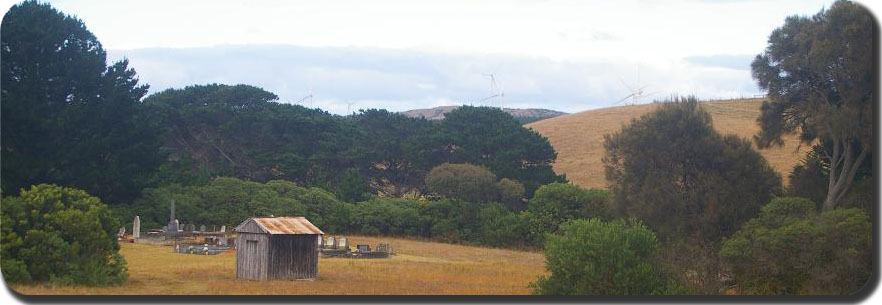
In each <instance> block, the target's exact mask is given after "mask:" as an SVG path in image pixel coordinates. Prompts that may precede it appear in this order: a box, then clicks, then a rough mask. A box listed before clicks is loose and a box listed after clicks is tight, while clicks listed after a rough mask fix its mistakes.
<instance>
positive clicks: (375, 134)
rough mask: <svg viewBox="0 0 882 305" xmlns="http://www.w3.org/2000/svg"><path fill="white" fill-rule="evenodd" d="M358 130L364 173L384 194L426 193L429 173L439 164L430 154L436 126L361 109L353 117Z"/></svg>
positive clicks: (395, 114)
mask: <svg viewBox="0 0 882 305" xmlns="http://www.w3.org/2000/svg"><path fill="white" fill-rule="evenodd" d="M351 119H352V121H353V122H354V124H355V126H356V127H357V128H358V132H359V140H358V145H357V147H358V149H359V150H360V151H359V152H358V153H357V154H356V155H357V156H358V157H359V158H360V160H359V164H360V165H361V166H362V167H363V168H362V169H361V172H362V173H363V174H364V176H365V177H366V178H367V179H368V180H369V181H370V184H371V185H374V188H376V189H377V190H378V191H380V192H381V193H382V194H384V195H388V196H392V197H400V196H403V195H405V194H407V193H412V192H422V191H423V189H424V181H425V177H426V174H427V173H428V172H429V170H430V169H431V168H432V167H433V166H435V165H437V164H438V163H440V162H438V161H437V160H432V155H431V154H430V153H429V151H430V145H431V142H430V140H431V137H432V135H433V134H434V132H435V128H434V127H435V126H433V124H432V123H430V122H429V121H427V120H425V119H416V118H410V117H407V116H404V115H402V114H400V113H393V112H389V111H386V110H377V109H368V110H361V111H360V112H359V113H357V114H355V115H353V116H352V117H351Z"/></svg>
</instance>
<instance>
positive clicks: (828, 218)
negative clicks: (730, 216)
mask: <svg viewBox="0 0 882 305" xmlns="http://www.w3.org/2000/svg"><path fill="white" fill-rule="evenodd" d="M872 239H873V238H872V224H871V223H870V221H869V219H868V217H867V215H866V214H864V213H863V212H861V211H860V210H858V209H838V210H835V211H826V212H822V213H818V212H817V210H816V208H815V204H814V203H813V202H811V201H809V200H806V199H802V198H776V199H775V200H772V202H770V203H769V204H768V205H766V206H764V207H763V209H762V212H761V213H760V215H759V217H757V218H755V219H752V220H750V221H748V222H747V223H745V224H744V226H743V227H742V228H741V229H740V230H739V231H738V232H737V233H735V234H734V235H732V237H731V238H727V239H725V240H724V242H723V247H722V250H720V256H721V257H722V258H723V260H724V262H725V263H726V264H727V265H729V266H730V268H732V271H733V274H734V276H735V282H736V283H737V284H738V287H739V290H740V291H741V292H742V293H747V294H762V295H768V294H839V295H847V294H852V293H855V292H857V291H858V290H860V289H861V288H862V287H864V285H865V284H867V281H868V280H869V278H870V274H871V273H872V271H873V267H872V252H873V251H872V249H873V248H872Z"/></svg>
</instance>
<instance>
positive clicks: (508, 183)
mask: <svg viewBox="0 0 882 305" xmlns="http://www.w3.org/2000/svg"><path fill="white" fill-rule="evenodd" d="M496 189H497V190H498V192H499V198H498V199H499V202H500V203H503V204H505V205H506V206H507V207H508V208H509V209H511V210H513V211H520V210H523V209H524V208H525V207H526V205H525V204H524V201H523V200H524V185H523V184H521V183H520V182H517V181H516V180H512V179H508V178H502V179H500V180H499V182H498V183H496Z"/></svg>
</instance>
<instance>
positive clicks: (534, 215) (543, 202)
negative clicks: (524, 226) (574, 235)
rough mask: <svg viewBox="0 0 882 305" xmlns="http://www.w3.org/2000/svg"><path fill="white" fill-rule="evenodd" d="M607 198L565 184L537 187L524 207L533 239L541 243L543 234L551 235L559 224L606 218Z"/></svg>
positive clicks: (590, 190) (602, 194)
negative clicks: (527, 211)
mask: <svg viewBox="0 0 882 305" xmlns="http://www.w3.org/2000/svg"><path fill="white" fill-rule="evenodd" d="M609 200H610V195H609V193H608V192H606V191H604V190H599V189H589V190H586V189H583V188H581V187H579V186H576V185H572V184H568V183H551V184H546V185H543V186H541V187H539V189H538V190H536V193H535V195H533V198H532V199H530V202H529V203H528V205H527V209H528V210H529V212H530V215H531V222H532V226H533V227H534V229H533V231H534V235H535V237H536V238H537V241H539V242H540V243H541V236H542V235H543V234H544V233H554V232H556V231H557V229H558V227H559V226H560V224H562V223H564V222H567V221H569V220H573V219H577V218H595V217H599V218H607V217H608V215H609V212H608V210H607V206H608V204H609Z"/></svg>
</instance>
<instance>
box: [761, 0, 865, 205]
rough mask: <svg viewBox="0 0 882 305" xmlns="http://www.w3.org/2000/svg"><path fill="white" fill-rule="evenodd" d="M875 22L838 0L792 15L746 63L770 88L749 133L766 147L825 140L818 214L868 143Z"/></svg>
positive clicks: (842, 190) (845, 183)
mask: <svg viewBox="0 0 882 305" xmlns="http://www.w3.org/2000/svg"><path fill="white" fill-rule="evenodd" d="M873 29H874V22H873V17H872V15H871V14H870V12H869V11H867V10H866V9H864V8H863V7H861V6H859V5H857V4H854V3H852V2H850V1H837V2H835V3H833V5H832V6H831V7H830V9H829V10H822V11H821V12H820V13H818V14H816V15H814V16H812V17H802V16H791V17H788V18H787V19H786V20H785V21H784V26H782V27H780V28H778V29H776V30H774V31H773V32H772V34H771V36H769V45H768V46H767V47H766V50H765V51H764V52H763V53H762V54H760V55H757V57H756V59H755V60H754V61H753V64H752V65H751V68H752V71H753V77H754V79H756V81H757V84H759V86H760V87H761V88H763V89H764V90H767V91H768V94H769V97H770V98H771V101H770V102H764V103H763V106H762V114H761V116H760V118H759V119H758V122H759V124H760V126H761V127H762V129H761V131H760V132H759V134H757V135H756V136H755V140H756V143H757V144H758V145H759V146H760V147H762V148H764V147H768V146H771V145H781V144H782V143H783V141H782V140H781V136H782V135H784V134H793V133H799V135H800V137H801V139H802V141H803V142H805V143H812V142H814V141H819V142H821V143H829V145H830V146H832V150H831V151H830V153H829V154H825V155H824V158H826V159H828V160H829V165H830V166H829V167H828V168H826V171H827V180H828V183H827V187H826V188H827V192H826V197H825V199H824V202H823V205H822V206H823V208H824V210H832V209H834V208H836V207H837V206H838V204H839V202H840V200H841V199H842V197H843V196H844V195H845V194H846V192H847V191H848V189H849V188H850V187H851V185H852V183H853V182H854V178H855V174H856V172H857V170H858V168H860V166H861V164H862V162H863V161H864V160H865V159H866V158H867V156H868V155H869V154H870V150H871V148H872V146H873V118H874V117H873V101H874V93H873V91H874V88H875V84H876V82H875V81H874V80H873V64H872V63H873V54H874V49H873V43H874V42H873V41H874V39H873V37H874V34H873V31H874V30H873Z"/></svg>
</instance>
